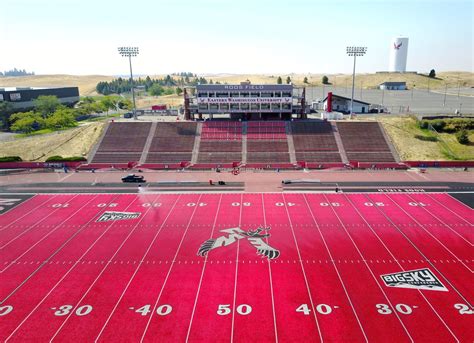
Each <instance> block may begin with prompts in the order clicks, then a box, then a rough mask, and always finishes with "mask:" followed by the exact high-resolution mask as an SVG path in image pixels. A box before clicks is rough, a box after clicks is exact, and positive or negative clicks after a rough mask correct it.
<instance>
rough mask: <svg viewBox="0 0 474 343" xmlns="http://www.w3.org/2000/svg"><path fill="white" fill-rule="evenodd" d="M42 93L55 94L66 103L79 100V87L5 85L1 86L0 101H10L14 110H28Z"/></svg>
mask: <svg viewBox="0 0 474 343" xmlns="http://www.w3.org/2000/svg"><path fill="white" fill-rule="evenodd" d="M41 95H54V96H56V97H57V98H58V100H59V102H60V103H61V104H64V105H69V106H70V105H74V104H75V103H76V102H78V101H79V88H78V87H60V88H36V87H35V88H33V87H5V88H0V101H6V102H9V103H10V104H11V105H12V107H13V109H14V110H27V109H30V108H33V107H34V105H35V104H34V101H35V100H36V99H38V97H39V96H41Z"/></svg>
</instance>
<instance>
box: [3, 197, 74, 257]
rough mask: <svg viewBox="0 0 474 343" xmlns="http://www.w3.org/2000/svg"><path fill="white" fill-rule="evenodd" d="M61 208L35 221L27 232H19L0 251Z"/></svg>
mask: <svg viewBox="0 0 474 343" xmlns="http://www.w3.org/2000/svg"><path fill="white" fill-rule="evenodd" d="M78 195H79V194H76V195H74V197H72V198H71V200H72V199H74V198H75V197H77V196H78ZM60 209H61V208H60V207H58V208H57V209H56V210H54V211H52V212H51V213H49V214H48V215H47V216H45V217H43V218H41V220H39V221H37V222H36V223H35V224H34V225H32V226H30V227H29V228H28V229H27V230H25V231H23V232H21V233H20V234H18V235H17V236H16V237H13V238H12V239H10V240H9V241H8V242H6V243H5V244H4V245H3V246H1V247H0V250H3V249H4V248H5V247H6V246H8V245H10V243H12V242H13V241H15V240H17V239H18V238H20V237H21V236H23V235H24V234H25V233H27V232H29V231H31V229H33V228H34V227H36V226H37V225H39V224H40V223H42V222H43V221H44V220H45V219H47V218H49V217H50V216H52V215H53V214H55V213H56V212H57V211H59V210H60Z"/></svg>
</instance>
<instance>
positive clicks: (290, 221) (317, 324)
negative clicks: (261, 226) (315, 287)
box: [282, 194, 324, 342]
mask: <svg viewBox="0 0 474 343" xmlns="http://www.w3.org/2000/svg"><path fill="white" fill-rule="evenodd" d="M282 198H283V203H284V204H285V212H286V216H287V217H288V223H289V224H290V229H291V233H292V235H293V241H294V243H295V246H296V252H297V253H298V259H299V261H300V266H301V271H302V272H303V277H304V282H305V284H306V290H307V291H308V296H309V301H310V302H311V308H312V309H313V316H314V320H315V322H316V327H317V328H318V333H319V338H320V339H321V342H323V341H324V340H323V334H322V332H321V327H320V326H319V321H318V315H317V314H316V313H317V312H318V311H316V309H315V307H314V302H313V296H312V295H311V289H310V287H309V283H308V278H307V277H306V272H305V270H304V267H303V262H301V261H302V259H301V253H300V248H299V246H298V241H297V240H296V236H295V230H294V229H293V221H292V220H291V216H290V212H289V210H288V203H287V202H286V198H285V194H282Z"/></svg>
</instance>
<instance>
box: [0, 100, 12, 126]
mask: <svg viewBox="0 0 474 343" xmlns="http://www.w3.org/2000/svg"><path fill="white" fill-rule="evenodd" d="M12 112H13V105H12V104H11V103H10V102H7V101H0V127H2V128H3V129H5V130H8V127H9V126H10V125H9V121H8V118H9V117H10V114H11V113H12Z"/></svg>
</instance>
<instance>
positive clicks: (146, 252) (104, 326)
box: [95, 195, 181, 342]
mask: <svg viewBox="0 0 474 343" xmlns="http://www.w3.org/2000/svg"><path fill="white" fill-rule="evenodd" d="M159 197H160V195H159V196H158V197H157V198H155V200H153V201H156V200H158V198H159ZM180 199H181V195H179V196H178V198H177V199H176V201H175V202H174V204H173V206H172V207H171V209H170V211H169V212H168V214H167V215H166V217H165V219H164V220H163V222H162V223H161V226H160V228H159V229H158V231H157V232H156V234H155V236H154V237H153V239H152V241H151V243H150V245H149V246H148V248H147V250H146V251H145V254H143V256H142V258H141V259H140V261H143V260H145V258H146V256H147V255H148V252H149V251H150V249H151V247H152V246H153V243H155V241H156V238H157V237H158V235H159V234H160V232H161V230H162V229H163V227H164V226H165V223H166V222H167V220H168V217H169V216H170V215H171V213H172V212H173V210H174V208H175V206H176V204H177V203H178V201H179V200H180ZM150 208H151V206H150ZM141 266H142V264H141V263H140V264H139V265H138V267H137V268H136V269H135V272H134V273H133V275H132V276H131V278H130V280H129V281H128V283H127V285H126V286H125V288H124V290H123V292H122V294H121V295H120V298H119V299H118V300H117V302H116V303H115V306H114V308H113V309H112V311H111V312H110V314H109V316H108V317H107V320H106V321H105V323H104V325H103V326H102V329H100V331H99V334H98V335H97V337H96V338H95V342H97V341H98V340H99V338H100V336H101V335H102V332H104V330H105V328H106V326H107V324H108V323H109V321H110V318H112V316H113V315H114V313H115V310H116V309H117V307H118V305H119V303H120V301H122V298H123V297H124V295H125V293H126V292H127V290H128V287H129V286H130V284H131V283H132V281H133V279H134V278H135V275H136V274H137V273H138V270H139V269H140V267H141Z"/></svg>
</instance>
